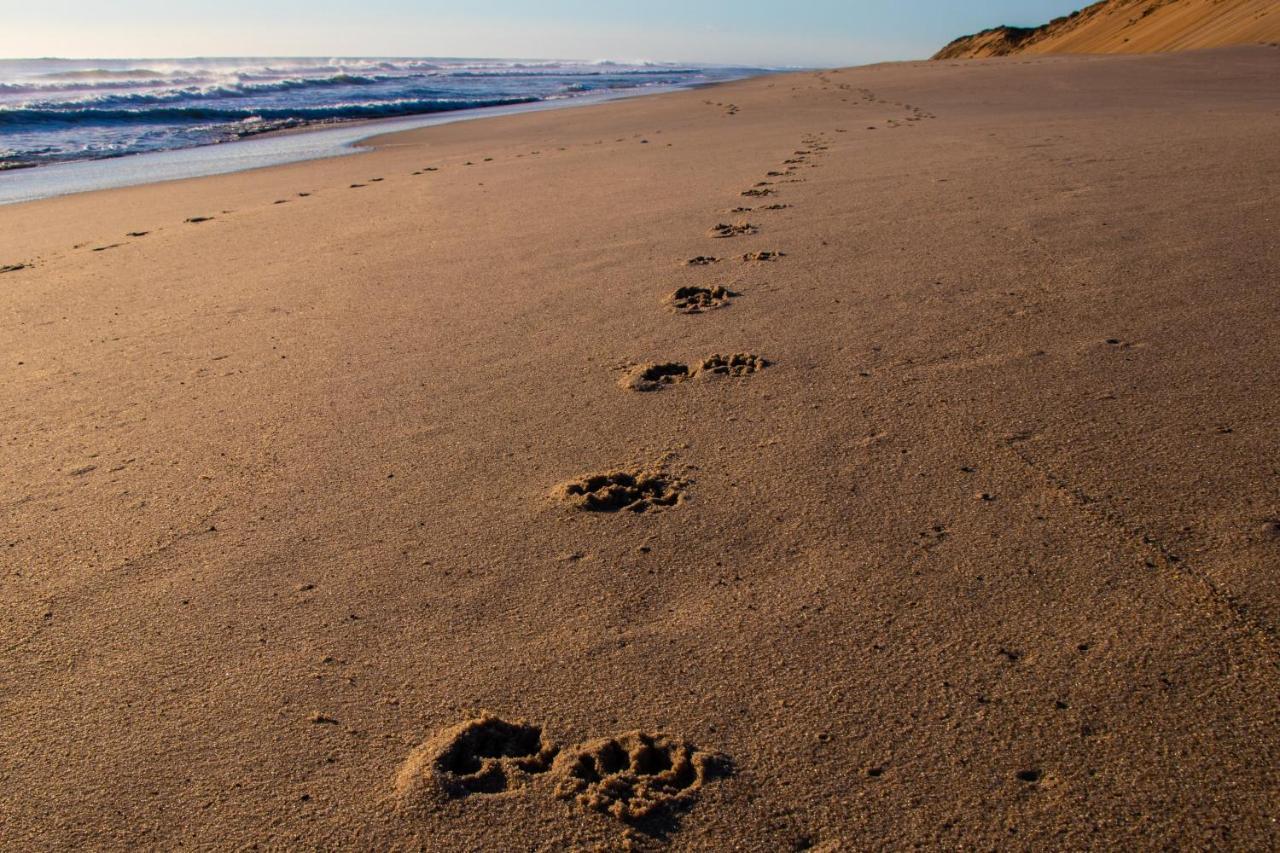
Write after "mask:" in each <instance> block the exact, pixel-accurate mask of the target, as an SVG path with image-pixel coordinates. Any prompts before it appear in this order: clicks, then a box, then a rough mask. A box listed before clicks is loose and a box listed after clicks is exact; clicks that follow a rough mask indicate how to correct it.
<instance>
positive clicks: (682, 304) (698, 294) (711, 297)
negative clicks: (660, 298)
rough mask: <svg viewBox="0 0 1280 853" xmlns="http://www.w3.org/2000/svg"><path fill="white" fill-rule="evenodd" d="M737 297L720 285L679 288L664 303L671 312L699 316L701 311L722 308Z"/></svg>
mask: <svg viewBox="0 0 1280 853" xmlns="http://www.w3.org/2000/svg"><path fill="white" fill-rule="evenodd" d="M737 295H738V294H736V293H734V292H733V291H732V290H730V289H729V288H727V287H722V286H720V285H716V286H714V287H681V288H677V289H676V290H674V291H673V292H672V293H671V295H669V296H668V297H667V298H666V303H667V305H669V306H670V307H671V309H672V310H673V311H676V312H677V313H680V314H701V313H702V312H703V311H711V310H713V309H715V308H723V307H724V306H726V305H728V304H729V303H730V302H731V301H732V300H733V297H735V296H737Z"/></svg>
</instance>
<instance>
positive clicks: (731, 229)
mask: <svg viewBox="0 0 1280 853" xmlns="http://www.w3.org/2000/svg"><path fill="white" fill-rule="evenodd" d="M757 230H759V229H757V228H756V226H754V225H752V224H751V223H750V222H734V223H725V222H721V223H720V224H719V225H716V226H715V227H714V228H712V229H711V236H712V237H716V238H719V239H723V238H725V237H739V236H741V235H743V234H754V233H756V231H757Z"/></svg>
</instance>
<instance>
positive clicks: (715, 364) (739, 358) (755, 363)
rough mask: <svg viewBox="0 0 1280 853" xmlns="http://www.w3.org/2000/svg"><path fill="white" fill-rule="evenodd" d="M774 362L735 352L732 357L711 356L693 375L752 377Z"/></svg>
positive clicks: (703, 361)
mask: <svg viewBox="0 0 1280 853" xmlns="http://www.w3.org/2000/svg"><path fill="white" fill-rule="evenodd" d="M771 364H773V362H771V361H769V360H768V359H766V358H761V357H760V356H758V355H754V354H752V353H749V352H735V353H733V354H732V355H720V354H719V353H716V354H715V355H709V356H707V357H706V358H704V359H703V360H702V363H701V364H699V365H698V367H697V368H696V369H695V370H694V372H693V375H694V376H699V377H708V376H750V375H751V374H753V373H759V372H760V371H761V370H764V369H765V368H766V367H769V366H770V365H771Z"/></svg>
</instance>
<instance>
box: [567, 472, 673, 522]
mask: <svg viewBox="0 0 1280 853" xmlns="http://www.w3.org/2000/svg"><path fill="white" fill-rule="evenodd" d="M686 485H687V483H686V482H685V481H684V480H680V479H678V478H675V477H672V476H670V475H668V474H666V473H663V472H662V471H634V470H633V471H613V472H610V473H608V474H592V475H590V476H587V477H583V478H581V479H578V480H571V481H569V482H567V483H561V484H560V485H559V486H557V487H556V488H555V491H554V492H553V494H554V495H555V496H556V497H557V498H559V499H560V500H562V501H566V502H568V503H570V504H572V505H573V506H575V507H576V508H578V509H580V510H582V511H584V512H621V511H622V510H627V511H629V512H648V511H649V510H656V509H664V508H666V507H672V506H676V505H677V504H679V503H680V502H681V501H683V500H684V489H685V486H686Z"/></svg>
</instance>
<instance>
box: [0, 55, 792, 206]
mask: <svg viewBox="0 0 1280 853" xmlns="http://www.w3.org/2000/svg"><path fill="white" fill-rule="evenodd" d="M778 73H792V72H776V71H766V72H764V73H761V74H756V75H750V76H747V77H736V78H730V79H726V80H718V81H712V82H699V83H695V84H689V85H671V86H654V87H651V88H644V87H636V88H634V89H622V90H617V91H611V92H604V93H590V94H586V95H580V96H575V97H569V98H556V99H544V100H535V101H527V102H522V103H517V104H504V105H501V106H493V107H476V108H472V109H463V110H447V111H439V112H432V113H421V114H416V115H407V116H395V117H391V118H377V119H352V120H334V121H316V122H312V123H308V124H301V125H296V126H293V127H282V128H273V129H270V130H264V131H262V132H258V133H252V134H249V135H246V136H243V137H240V138H237V139H233V140H228V141H223V142H215V143H210V144H207V145H195V146H191V147H188V148H174V149H168V150H165V151H151V152H144V153H139V154H125V155H122V156H119V157H103V158H97V159H88V160H72V161H67V162H57V163H47V164H39V163H36V164H30V165H16V166H12V167H9V168H6V169H2V170H0V206H4V205H9V204H21V203H24V202H29V201H39V200H41V199H45V198H56V197H60V196H65V195H74V194H78V193H83V192H95V191H98V190H105V189H119V188H123V187H132V186H143V185H146V184H150V183H162V182H165V181H172V180H183V179H186V178H200V177H209V176H212V175H222V174H232V173H235V172H242V171H248V170H252V169H260V168H269V167H271V166H279V165H285V164H288V163H298V162H306V161H308V160H317V159H326V158H330V157H345V156H350V155H353V154H359V153H363V149H364V146H363V145H362V144H361V143H364V142H366V141H368V140H369V139H371V138H373V137H375V136H379V135H383V134H391V133H400V132H403V131H407V130H415V129H419V128H425V127H435V126H439V125H444V124H453V123H457V122H462V121H475V120H479V119H486V118H497V117H501V116H506V115H521V114H524V113H531V112H543V111H548V110H561V109H574V108H579V107H587V106H594V105H597V104H604V103H610V102H612V101H618V100H627V99H631V98H638V97H649V96H655V95H664V94H670V93H672V92H681V91H693V90H696V89H699V88H705V87H710V86H717V85H722V84H724V83H732V82H737V81H739V80H749V79H753V78H754V77H762V76H772V75H774V74H778ZM365 128H371V131H370V132H369V133H363V132H362V129H365ZM326 134H327V136H325V135H326ZM295 137H305V140H304V141H299V142H291V141H287V140H292V139H293V138H295ZM278 140H286V141H283V142H281V141H278ZM254 143H258V144H257V145H256V146H255V145H254ZM244 145H249V146H253V147H251V148H248V149H246V148H238V147H234V146H244ZM114 164H122V165H118V166H117V165H114ZM15 175H17V176H21V177H20V178H12V177H11V176H15Z"/></svg>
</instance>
